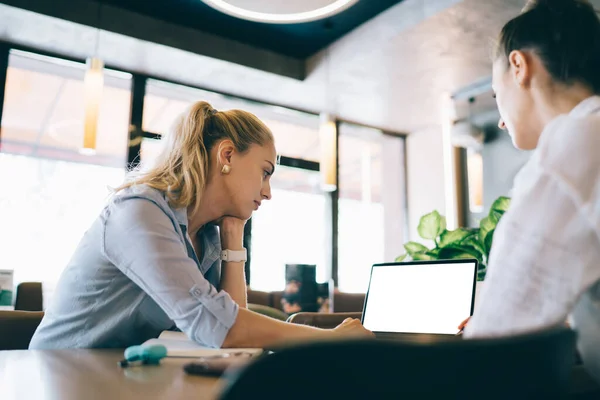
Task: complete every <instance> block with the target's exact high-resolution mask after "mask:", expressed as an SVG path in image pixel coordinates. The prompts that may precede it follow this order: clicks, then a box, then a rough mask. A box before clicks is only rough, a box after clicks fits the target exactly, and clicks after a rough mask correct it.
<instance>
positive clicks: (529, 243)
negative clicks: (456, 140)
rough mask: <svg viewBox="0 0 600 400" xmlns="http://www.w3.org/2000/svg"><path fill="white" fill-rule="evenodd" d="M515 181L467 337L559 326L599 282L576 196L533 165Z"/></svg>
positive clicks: (592, 241)
mask: <svg viewBox="0 0 600 400" xmlns="http://www.w3.org/2000/svg"><path fill="white" fill-rule="evenodd" d="M520 178H521V179H518V180H517V184H516V186H515V194H514V196H513V200H512V203H511V207H510V209H509V211H508V212H507V213H506V214H505V215H504V217H503V218H502V220H501V221H500V223H499V225H498V227H497V229H496V232H495V234H494V244H493V247H492V252H491V254H490V263H489V267H488V269H489V272H488V275H487V276H486V279H485V282H484V283H483V288H482V291H481V300H480V301H479V302H478V303H479V304H478V306H477V308H476V309H475V313H474V315H473V317H472V318H471V319H470V321H469V323H468V325H467V327H466V329H465V336H466V337H474V336H503V335H510V334H515V333H522V332H525V331H530V330H535V329H540V328H544V327H548V326H552V325H558V324H562V323H564V321H565V320H566V318H567V315H568V314H569V313H570V312H571V311H572V310H573V307H574V305H575V303H576V301H577V299H578V298H579V296H580V295H581V293H582V292H583V291H585V290H586V288H587V287H589V286H590V285H591V284H592V283H593V282H595V281H597V280H598V279H599V278H600V269H598V268H597V265H596V263H597V260H598V258H599V257H600V255H599V254H598V244H597V238H596V236H595V234H594V232H593V230H592V229H591V227H590V225H589V222H588V221H587V219H586V217H585V215H584V213H582V209H583V207H581V206H580V205H579V204H578V199H577V195H576V194H575V193H572V192H570V191H569V187H568V186H567V185H565V183H564V182H561V181H560V179H558V178H557V177H556V176H555V175H554V174H549V173H547V172H545V171H544V170H543V169H542V168H540V166H538V165H536V164H531V165H529V166H528V170H527V171H526V174H524V175H523V176H521V177H520Z"/></svg>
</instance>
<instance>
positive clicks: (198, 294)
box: [194, 289, 202, 297]
mask: <svg viewBox="0 0 600 400" xmlns="http://www.w3.org/2000/svg"><path fill="white" fill-rule="evenodd" d="M194 296H198V297H200V296H202V292H201V291H200V289H194Z"/></svg>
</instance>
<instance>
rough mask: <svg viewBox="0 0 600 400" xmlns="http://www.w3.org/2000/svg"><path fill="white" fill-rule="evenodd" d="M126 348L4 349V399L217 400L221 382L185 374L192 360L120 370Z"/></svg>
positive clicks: (0, 390) (0, 355)
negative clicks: (187, 364) (186, 365)
mask: <svg viewBox="0 0 600 400" xmlns="http://www.w3.org/2000/svg"><path fill="white" fill-rule="evenodd" d="M122 358H123V351H122V350H118V351H117V350H30V351H0V398H1V399H2V400H9V399H10V400H12V399H39V400H50V399H52V400H54V399H56V400H58V399H60V400H71V399H77V400H80V399H86V400H93V399H99V400H100V399H101V400H106V399H143V400H149V399H190V398H193V399H215V398H216V397H217V394H218V393H219V390H220V384H221V382H220V381H219V379H218V378H210V377H201V376H191V375H188V374H186V373H185V372H184V371H183V365H184V364H186V363H188V362H189V361H190V359H177V358H166V359H163V360H162V361H161V365H158V366H149V365H146V366H134V367H129V368H121V367H119V366H118V365H117V363H118V361H119V360H121V359H122Z"/></svg>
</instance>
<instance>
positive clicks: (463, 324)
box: [457, 317, 471, 335]
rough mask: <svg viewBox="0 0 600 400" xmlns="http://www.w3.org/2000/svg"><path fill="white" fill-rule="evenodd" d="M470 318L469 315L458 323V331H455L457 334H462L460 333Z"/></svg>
mask: <svg viewBox="0 0 600 400" xmlns="http://www.w3.org/2000/svg"><path fill="white" fill-rule="evenodd" d="M470 319H471V317H469V318H467V319H465V320H464V321H463V322H461V323H460V325H458V333H457V335H462V333H463V331H464V330H465V327H466V326H467V324H468V323H469V320H470Z"/></svg>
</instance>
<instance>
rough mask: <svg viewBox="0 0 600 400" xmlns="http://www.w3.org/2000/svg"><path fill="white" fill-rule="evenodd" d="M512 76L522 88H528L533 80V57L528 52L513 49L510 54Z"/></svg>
mask: <svg viewBox="0 0 600 400" xmlns="http://www.w3.org/2000/svg"><path fill="white" fill-rule="evenodd" d="M508 64H509V71H510V74H511V77H512V78H513V80H514V81H515V84H516V85H517V86H519V87H520V88H526V87H528V86H529V82H530V81H531V59H530V57H529V55H528V54H526V53H524V52H522V51H520V50H513V51H511V52H510V54H509V55H508Z"/></svg>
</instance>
